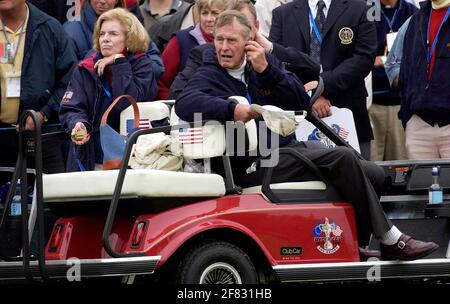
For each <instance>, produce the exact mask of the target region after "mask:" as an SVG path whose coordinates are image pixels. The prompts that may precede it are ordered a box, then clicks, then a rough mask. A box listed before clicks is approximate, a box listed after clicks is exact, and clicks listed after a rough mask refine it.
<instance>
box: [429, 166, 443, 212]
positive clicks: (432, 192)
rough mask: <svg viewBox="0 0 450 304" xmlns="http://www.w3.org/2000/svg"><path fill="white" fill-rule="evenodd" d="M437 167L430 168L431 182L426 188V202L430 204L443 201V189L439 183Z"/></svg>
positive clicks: (438, 169)
mask: <svg viewBox="0 0 450 304" xmlns="http://www.w3.org/2000/svg"><path fill="white" fill-rule="evenodd" d="M439 171H440V168H439V167H433V169H432V170H431V176H432V177H433V183H432V184H431V186H430V188H429V189H428V202H429V203H430V204H441V203H443V191H442V187H441V185H439V173H440V172H439Z"/></svg>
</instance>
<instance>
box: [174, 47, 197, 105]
mask: <svg viewBox="0 0 450 304" xmlns="http://www.w3.org/2000/svg"><path fill="white" fill-rule="evenodd" d="M204 47H205V45H199V46H196V47H195V48H193V49H192V50H191V51H190V52H189V57H188V60H187V61H186V66H185V67H184V69H183V71H181V72H180V73H178V75H177V77H175V80H174V81H173V83H172V85H171V86H170V92H169V99H177V96H178V94H180V92H181V91H182V90H183V89H184V87H185V86H186V83H187V82H188V80H189V79H190V78H191V77H192V75H194V73H195V71H197V69H198V68H199V67H200V66H201V65H202V55H203V49H204Z"/></svg>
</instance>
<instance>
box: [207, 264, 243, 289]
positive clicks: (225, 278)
mask: <svg viewBox="0 0 450 304" xmlns="http://www.w3.org/2000/svg"><path fill="white" fill-rule="evenodd" d="M200 284H242V279H241V276H240V275H239V273H238V272H237V270H236V269H235V268H234V267H233V266H231V265H230V264H227V263H222V262H219V263H214V264H212V265H210V266H208V267H207V268H206V269H205V270H204V271H203V273H202V275H201V276H200Z"/></svg>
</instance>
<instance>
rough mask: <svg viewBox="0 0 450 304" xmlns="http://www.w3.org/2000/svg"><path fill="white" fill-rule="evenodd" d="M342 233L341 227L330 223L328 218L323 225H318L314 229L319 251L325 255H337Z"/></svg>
mask: <svg viewBox="0 0 450 304" xmlns="http://www.w3.org/2000/svg"><path fill="white" fill-rule="evenodd" d="M342 233H343V231H342V230H341V227H339V226H338V225H337V224H336V223H335V222H331V223H330V221H329V220H328V218H327V217H326V218H325V221H324V222H323V223H320V224H317V225H316V226H315V227H314V229H313V235H314V241H315V242H316V244H317V250H319V251H320V252H322V253H323V254H333V253H336V252H337V251H338V250H339V248H340V243H341V240H342V236H341V235H342Z"/></svg>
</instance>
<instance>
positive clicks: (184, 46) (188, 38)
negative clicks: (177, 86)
mask: <svg viewBox="0 0 450 304" xmlns="http://www.w3.org/2000/svg"><path fill="white" fill-rule="evenodd" d="M193 29H194V27H193V26H191V27H189V28H187V29H184V30H180V31H177V32H176V33H175V34H174V35H175V36H176V37H177V39H178V45H179V46H180V66H179V69H178V70H179V71H182V70H184V67H185V66H186V61H187V59H188V57H189V52H190V51H191V50H192V49H193V48H194V47H196V46H197V45H199V43H198V41H197V39H195V37H194V36H192V35H191V34H190V32H191V31H192V30H193Z"/></svg>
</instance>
